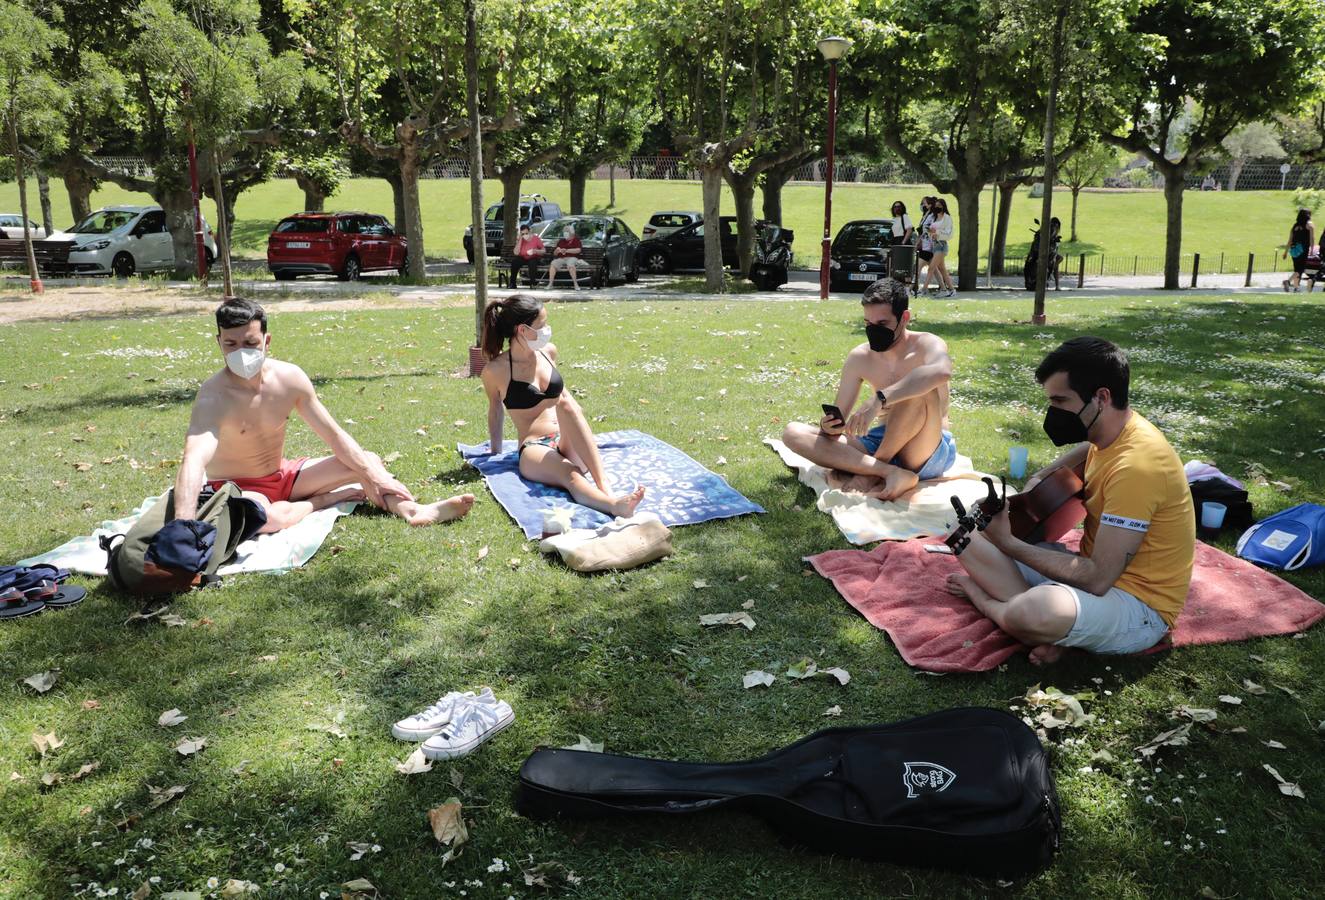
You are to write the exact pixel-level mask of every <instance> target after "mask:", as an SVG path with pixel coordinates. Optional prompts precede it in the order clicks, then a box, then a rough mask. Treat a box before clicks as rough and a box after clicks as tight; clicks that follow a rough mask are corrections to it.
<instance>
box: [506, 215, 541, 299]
mask: <svg viewBox="0 0 1325 900" xmlns="http://www.w3.org/2000/svg"><path fill="white" fill-rule="evenodd" d="M542 258H543V239H542V238H541V237H539V236H538V235H536V234H534V233H533V232H532V231H531V230H530V229H529V225H528V224H527V223H526V224H522V225H521V226H520V237H519V239H518V240H517V241H516V242H515V247H514V248H512V253H511V287H513V288H516V287H519V286H520V270H521V269H522V268H525V267H526V266H527V267H528V268H529V286H530V287H533V286H534V285H535V284H536V283H537V282H538V261H539V260H541V259H542Z"/></svg>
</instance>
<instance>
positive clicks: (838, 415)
mask: <svg viewBox="0 0 1325 900" xmlns="http://www.w3.org/2000/svg"><path fill="white" fill-rule="evenodd" d="M819 405H820V406H822V407H823V411H824V415H825V416H832V417H833V418H834V419H836V420H837V421H839V422H841V423H842V424H843V425H845V424H846V423H847V420H846V417H845V416H843V415H842V410H840V409H838V408H837V407H836V406H834V405H833V404H831V403H821V404H819Z"/></svg>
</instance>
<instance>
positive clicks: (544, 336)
mask: <svg viewBox="0 0 1325 900" xmlns="http://www.w3.org/2000/svg"><path fill="white" fill-rule="evenodd" d="M534 333H535V334H537V335H538V337H536V338H534V339H533V340H532V341H531V340H529V338H525V341H524V342H525V343H526V344H528V345H529V349H530V350H542V349H543V348H544V347H546V346H547V345H548V341H550V340H552V326H551V325H544V326H543V327H542V328H537V329H535V331H534Z"/></svg>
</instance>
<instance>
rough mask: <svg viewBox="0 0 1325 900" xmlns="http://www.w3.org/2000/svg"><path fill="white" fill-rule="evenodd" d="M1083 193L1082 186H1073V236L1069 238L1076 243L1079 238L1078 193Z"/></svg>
mask: <svg viewBox="0 0 1325 900" xmlns="http://www.w3.org/2000/svg"><path fill="white" fill-rule="evenodd" d="M1080 193H1081V188H1079V187H1074V188H1072V236H1071V237H1070V238H1068V241H1069V242H1070V243H1074V244H1075V243H1076V240H1077V195H1078V194H1080Z"/></svg>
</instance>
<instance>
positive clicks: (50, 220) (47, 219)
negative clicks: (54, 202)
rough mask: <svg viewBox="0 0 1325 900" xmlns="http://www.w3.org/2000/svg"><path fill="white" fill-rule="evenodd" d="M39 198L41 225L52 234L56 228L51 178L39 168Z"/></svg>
mask: <svg viewBox="0 0 1325 900" xmlns="http://www.w3.org/2000/svg"><path fill="white" fill-rule="evenodd" d="M37 198H38V200H39V201H40V203H41V227H42V228H43V229H45V230H46V233H47V234H50V233H51V232H52V231H54V230H55V222H54V217H53V216H52V215H51V178H50V176H49V175H47V174H46V172H45V170H43V169H38V170H37Z"/></svg>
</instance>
